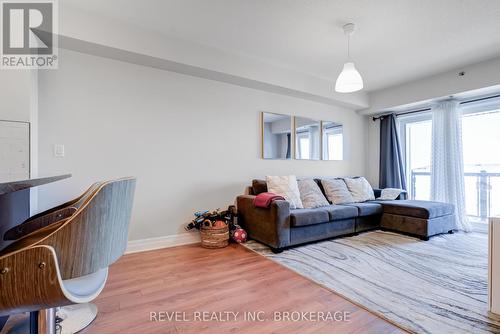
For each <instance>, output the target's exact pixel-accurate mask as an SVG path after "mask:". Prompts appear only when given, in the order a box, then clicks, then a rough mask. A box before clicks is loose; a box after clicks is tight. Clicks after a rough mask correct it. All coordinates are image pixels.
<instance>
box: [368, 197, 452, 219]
mask: <svg viewBox="0 0 500 334" xmlns="http://www.w3.org/2000/svg"><path fill="white" fill-rule="evenodd" d="M378 203H380V204H382V206H383V208H384V213H390V214H393V215H400V216H408V217H415V218H422V219H432V218H436V217H442V216H446V215H451V214H453V213H454V211H455V208H454V206H453V204H449V203H441V202H432V201H416V200H405V201H378Z"/></svg>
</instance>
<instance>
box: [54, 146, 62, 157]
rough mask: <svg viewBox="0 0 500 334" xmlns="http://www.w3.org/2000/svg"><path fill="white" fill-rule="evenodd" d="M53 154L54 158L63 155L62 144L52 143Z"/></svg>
mask: <svg viewBox="0 0 500 334" xmlns="http://www.w3.org/2000/svg"><path fill="white" fill-rule="evenodd" d="M54 156H55V157H56V158H62V157H64V145H62V144H54Z"/></svg>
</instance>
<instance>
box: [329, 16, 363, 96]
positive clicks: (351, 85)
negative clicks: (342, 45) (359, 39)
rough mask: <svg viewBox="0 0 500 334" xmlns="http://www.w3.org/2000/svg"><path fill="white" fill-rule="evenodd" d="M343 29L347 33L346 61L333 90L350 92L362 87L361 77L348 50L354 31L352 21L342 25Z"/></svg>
mask: <svg viewBox="0 0 500 334" xmlns="http://www.w3.org/2000/svg"><path fill="white" fill-rule="evenodd" d="M343 29H344V34H346V35H347V62H346V63H345V64H344V68H343V69H342V72H340V74H339V77H338V78H337V82H336V83H335V91H336V92H339V93H352V92H356V91H358V90H361V89H363V78H361V75H360V74H359V72H358V70H356V67H354V63H353V62H352V61H351V54H350V50H349V48H350V45H349V44H350V37H351V35H352V34H353V33H354V23H348V24H346V25H344V26H343Z"/></svg>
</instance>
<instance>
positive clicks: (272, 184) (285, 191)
mask: <svg viewBox="0 0 500 334" xmlns="http://www.w3.org/2000/svg"><path fill="white" fill-rule="evenodd" d="M266 183H267V191H268V192H270V193H275V194H277V195H281V196H283V197H284V198H285V199H286V200H287V201H288V202H290V209H303V208H304V206H303V205H302V201H301V200H300V192H299V186H298V184H297V178H296V177H295V175H288V176H266Z"/></svg>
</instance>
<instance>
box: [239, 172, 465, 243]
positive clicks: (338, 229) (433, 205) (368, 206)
mask: <svg viewBox="0 0 500 334" xmlns="http://www.w3.org/2000/svg"><path fill="white" fill-rule="evenodd" d="M315 181H316V182H317V183H318V185H320V189H321V190H322V191H323V188H322V187H321V180H319V179H315ZM266 191H267V185H266V181H264V180H253V181H252V186H251V187H249V188H248V190H247V192H248V193H249V194H248V195H241V196H238V197H237V207H238V216H239V222H240V224H241V225H242V226H243V227H244V228H245V229H246V230H247V233H248V236H249V237H250V238H251V239H254V240H257V241H259V242H261V243H264V244H266V245H267V246H269V247H271V249H272V250H273V251H274V252H280V251H282V250H283V249H285V248H288V247H291V246H296V245H300V244H305V243H309V242H314V241H319V240H323V239H329V238H333V237H339V236H349V235H356V234H358V233H360V232H364V231H370V230H375V229H382V230H387V231H394V232H398V233H403V234H407V235H411V236H415V237H418V238H421V239H422V240H428V239H429V237H431V236H433V235H436V234H440V233H453V230H454V229H455V218H454V206H453V205H452V204H448V203H440V202H431V201H412V200H401V199H399V198H398V199H396V200H390V201H387V200H384V201H381V200H374V201H367V202H362V203H351V204H342V205H334V204H332V205H328V206H323V207H319V208H314V209H293V210H291V209H290V204H289V202H287V201H284V200H276V201H274V202H272V203H271V206H270V207H269V208H257V207H254V205H253V199H254V198H255V196H256V195H258V194H260V193H262V192H266ZM380 192H381V191H380V190H377V189H374V193H375V197H379V196H380Z"/></svg>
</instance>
